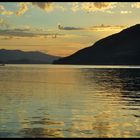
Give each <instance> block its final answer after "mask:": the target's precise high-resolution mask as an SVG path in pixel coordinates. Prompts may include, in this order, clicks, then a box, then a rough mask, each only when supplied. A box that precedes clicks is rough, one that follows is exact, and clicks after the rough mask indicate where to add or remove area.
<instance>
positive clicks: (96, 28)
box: [58, 24, 126, 31]
mask: <svg viewBox="0 0 140 140" xmlns="http://www.w3.org/2000/svg"><path fill="white" fill-rule="evenodd" d="M125 27H126V26H123V25H104V24H101V25H94V26H91V27H84V28H80V27H63V26H62V25H60V24H59V25H58V29H59V30H69V31H72V30H77V31H78V30H86V31H89V30H94V31H106V30H120V29H123V28H125Z"/></svg>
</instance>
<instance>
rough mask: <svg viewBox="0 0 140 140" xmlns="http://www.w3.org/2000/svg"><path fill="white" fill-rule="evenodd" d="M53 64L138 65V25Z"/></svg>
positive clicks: (139, 46)
mask: <svg viewBox="0 0 140 140" xmlns="http://www.w3.org/2000/svg"><path fill="white" fill-rule="evenodd" d="M54 64H81V65H140V24H136V25H134V26H131V27H129V28H127V29H124V30H122V31H121V32H119V33H116V34H113V35H111V36H108V37H106V38H103V39H101V40H99V41H97V42H96V43H95V44H94V45H92V46H90V47H87V48H84V49H81V50H79V51H77V52H76V53H74V54H72V55H70V56H68V57H64V58H60V59H58V60H56V61H54Z"/></svg>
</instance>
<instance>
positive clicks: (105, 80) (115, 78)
mask: <svg viewBox="0 0 140 140" xmlns="http://www.w3.org/2000/svg"><path fill="white" fill-rule="evenodd" d="M0 137H32V138H34V137H65V138H67V137H68V138H69V137H95V138H101V137H107V138H108V137H139V138H140V67H128V66H124V67H121V66H107V67H105V66H76V65H75V66H73V65H6V66H3V67H2V66H1V67H0Z"/></svg>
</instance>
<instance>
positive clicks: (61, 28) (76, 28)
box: [58, 24, 84, 30]
mask: <svg viewBox="0 0 140 140" xmlns="http://www.w3.org/2000/svg"><path fill="white" fill-rule="evenodd" d="M58 29H59V30H84V28H80V27H63V26H62V25H60V24H59V25H58Z"/></svg>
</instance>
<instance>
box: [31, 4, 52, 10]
mask: <svg viewBox="0 0 140 140" xmlns="http://www.w3.org/2000/svg"><path fill="white" fill-rule="evenodd" d="M32 5H35V6H37V7H39V8H40V9H42V10H45V11H47V12H50V11H53V10H54V5H53V2H32Z"/></svg>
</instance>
